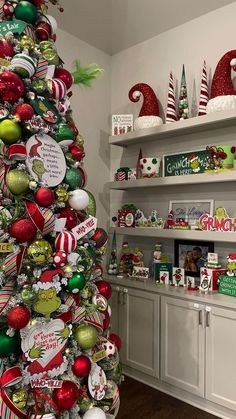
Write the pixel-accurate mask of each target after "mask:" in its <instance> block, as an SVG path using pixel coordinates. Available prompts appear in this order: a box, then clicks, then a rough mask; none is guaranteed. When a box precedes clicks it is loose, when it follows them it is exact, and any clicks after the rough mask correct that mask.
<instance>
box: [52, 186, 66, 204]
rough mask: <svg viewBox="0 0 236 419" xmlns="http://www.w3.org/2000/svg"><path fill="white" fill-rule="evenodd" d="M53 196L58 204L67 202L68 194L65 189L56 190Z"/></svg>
mask: <svg viewBox="0 0 236 419" xmlns="http://www.w3.org/2000/svg"><path fill="white" fill-rule="evenodd" d="M55 195H56V199H57V201H58V202H66V201H68V198H69V194H68V192H67V190H66V189H65V188H57V189H56V190H55Z"/></svg>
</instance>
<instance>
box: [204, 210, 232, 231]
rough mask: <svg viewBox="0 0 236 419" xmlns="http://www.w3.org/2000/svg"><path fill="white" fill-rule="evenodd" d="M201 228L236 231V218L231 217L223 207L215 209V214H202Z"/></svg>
mask: <svg viewBox="0 0 236 419" xmlns="http://www.w3.org/2000/svg"><path fill="white" fill-rule="evenodd" d="M199 228H200V229H201V230H207V231H224V232H229V231H236V218H230V217H229V215H228V214H227V211H226V209H225V208H223V207H219V208H217V209H216V210H215V213H214V215H213V216H211V215H209V214H202V215H201V217H200V218H199Z"/></svg>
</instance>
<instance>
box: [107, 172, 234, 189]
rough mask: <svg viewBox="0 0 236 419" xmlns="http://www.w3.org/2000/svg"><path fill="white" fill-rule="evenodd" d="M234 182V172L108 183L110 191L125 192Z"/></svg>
mask: <svg viewBox="0 0 236 419" xmlns="http://www.w3.org/2000/svg"><path fill="white" fill-rule="evenodd" d="M220 182H236V170H232V171H229V172H221V173H201V174H199V175H186V176H169V177H159V178H151V179H147V178H146V179H137V180H125V181H122V182H110V183H109V188H110V189H118V190H126V189H136V188H154V187H162V186H174V185H196V184H203V183H220Z"/></svg>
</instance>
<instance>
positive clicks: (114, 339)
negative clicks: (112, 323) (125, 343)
mask: <svg viewBox="0 0 236 419" xmlns="http://www.w3.org/2000/svg"><path fill="white" fill-rule="evenodd" d="M109 340H110V342H112V343H114V345H115V346H116V348H117V351H118V352H120V350H121V347H122V341H121V338H120V336H118V335H116V334H115V333H112V334H111V335H110V336H109Z"/></svg>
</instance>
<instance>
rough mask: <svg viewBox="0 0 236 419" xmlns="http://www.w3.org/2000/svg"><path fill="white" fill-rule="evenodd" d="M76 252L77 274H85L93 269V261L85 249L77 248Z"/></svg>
mask: <svg viewBox="0 0 236 419" xmlns="http://www.w3.org/2000/svg"><path fill="white" fill-rule="evenodd" d="M76 252H77V255H78V258H77V261H76V266H77V271H78V272H84V273H87V272H89V271H90V269H91V268H92V267H93V264H94V260H93V258H92V257H91V255H90V253H89V251H88V250H87V249H86V248H85V247H81V246H80V247H77V248H76Z"/></svg>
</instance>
